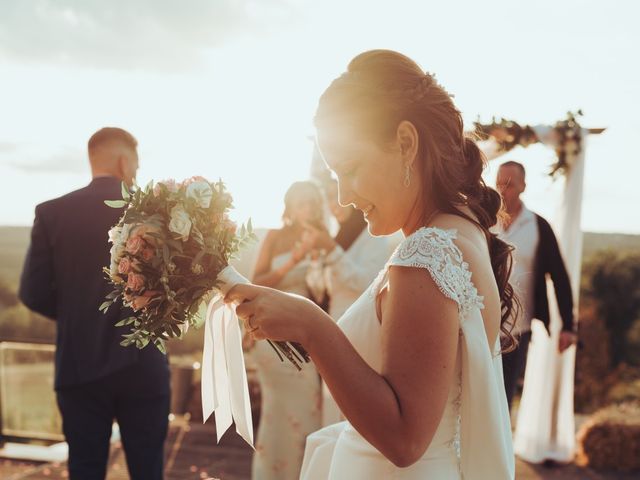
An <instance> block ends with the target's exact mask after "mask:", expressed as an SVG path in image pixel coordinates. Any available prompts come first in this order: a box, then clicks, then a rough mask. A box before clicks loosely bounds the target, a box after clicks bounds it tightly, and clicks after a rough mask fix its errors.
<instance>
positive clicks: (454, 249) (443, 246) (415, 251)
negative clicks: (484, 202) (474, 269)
mask: <svg viewBox="0 0 640 480" xmlns="http://www.w3.org/2000/svg"><path fill="white" fill-rule="evenodd" d="M456 237H457V231H456V230H442V229H439V228H434V227H423V228H421V229H419V230H417V231H416V232H414V233H413V234H411V235H409V236H408V237H407V238H405V239H404V241H403V242H402V243H401V244H400V245H399V246H398V248H397V249H396V251H395V252H394V253H393V255H392V256H391V258H390V259H389V262H388V263H387V268H385V270H387V269H388V267H390V266H400V267H415V268H425V269H427V270H428V271H429V274H430V275H431V278H433V281H434V282H435V283H436V285H437V286H438V288H439V289H440V291H441V292H442V293H443V294H444V295H445V296H446V297H448V298H450V299H452V300H453V301H455V302H456V303H457V304H458V309H459V311H460V317H461V318H463V317H464V316H466V313H467V312H468V311H469V310H470V309H472V308H480V309H482V308H484V304H483V297H481V296H480V295H478V290H477V289H476V287H475V285H474V284H473V282H472V281H471V272H470V271H469V264H468V263H467V262H465V261H464V259H463V258H462V252H461V251H460V249H459V248H458V246H457V245H456V244H455V243H454V242H453V241H454V240H455V239H456Z"/></svg>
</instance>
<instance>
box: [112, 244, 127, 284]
mask: <svg viewBox="0 0 640 480" xmlns="http://www.w3.org/2000/svg"><path fill="white" fill-rule="evenodd" d="M109 254H110V255H111V263H110V265H109V273H110V275H111V277H114V276H115V275H118V264H119V263H120V259H121V258H122V256H123V255H124V245H123V244H121V243H120V244H117V243H116V244H114V245H113V246H112V247H111V250H109Z"/></svg>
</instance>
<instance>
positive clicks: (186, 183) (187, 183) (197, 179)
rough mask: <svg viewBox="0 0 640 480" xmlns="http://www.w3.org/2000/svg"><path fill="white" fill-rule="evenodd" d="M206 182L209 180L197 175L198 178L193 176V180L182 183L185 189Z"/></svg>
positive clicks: (189, 179) (188, 179)
mask: <svg viewBox="0 0 640 480" xmlns="http://www.w3.org/2000/svg"><path fill="white" fill-rule="evenodd" d="M206 181H207V179H206V178H204V177H201V176H200V175H196V176H193V177H191V178H187V179H186V180H183V181H182V186H183V187H186V186H187V185H190V184H192V183H193V182H206ZM207 183H208V182H207Z"/></svg>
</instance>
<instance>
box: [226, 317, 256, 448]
mask: <svg viewBox="0 0 640 480" xmlns="http://www.w3.org/2000/svg"><path fill="white" fill-rule="evenodd" d="M229 311H230V313H231V315H229V317H227V318H226V320H227V323H226V338H225V343H226V354H227V370H228V374H229V380H230V387H231V388H230V389H229V394H230V398H231V411H232V413H233V419H234V421H235V422H236V432H238V434H239V435H240V436H241V437H242V438H243V439H244V441H245V442H247V443H248V444H249V445H251V446H252V447H253V418H252V415H251V400H250V397H249V385H248V381H247V371H246V369H245V365H244V355H243V353H242V332H241V331H240V325H239V323H238V317H237V316H236V314H235V311H234V310H233V309H231V308H229Z"/></svg>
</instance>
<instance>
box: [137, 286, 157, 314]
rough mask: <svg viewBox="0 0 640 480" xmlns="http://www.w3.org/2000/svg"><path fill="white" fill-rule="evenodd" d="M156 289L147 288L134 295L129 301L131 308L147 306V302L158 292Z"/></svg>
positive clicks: (138, 308)
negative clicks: (141, 292)
mask: <svg viewBox="0 0 640 480" xmlns="http://www.w3.org/2000/svg"><path fill="white" fill-rule="evenodd" d="M159 293H160V292H159V291H158V290H147V291H146V292H144V293H143V294H142V295H140V296H137V297H134V298H133V301H132V302H131V308H133V309H134V310H135V311H138V310H140V309H142V308H144V307H146V306H147V304H148V303H149V302H150V301H151V300H152V299H153V298H154V297H155V296H157V295H158V294H159Z"/></svg>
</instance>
